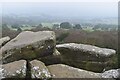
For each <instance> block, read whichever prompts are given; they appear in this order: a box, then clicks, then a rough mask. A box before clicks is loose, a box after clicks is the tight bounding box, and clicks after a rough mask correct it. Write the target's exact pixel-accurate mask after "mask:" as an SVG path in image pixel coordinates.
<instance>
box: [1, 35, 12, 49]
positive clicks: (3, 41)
mask: <svg viewBox="0 0 120 80" xmlns="http://www.w3.org/2000/svg"><path fill="white" fill-rule="evenodd" d="M9 40H10V37H8V36H7V37H3V38H1V39H0V48H1V46H2V45H4V44H5V43H6V42H8V41H9Z"/></svg>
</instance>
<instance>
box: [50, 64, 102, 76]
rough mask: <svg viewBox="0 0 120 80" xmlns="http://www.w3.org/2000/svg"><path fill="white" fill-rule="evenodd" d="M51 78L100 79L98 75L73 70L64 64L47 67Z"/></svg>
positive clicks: (76, 69)
mask: <svg viewBox="0 0 120 80" xmlns="http://www.w3.org/2000/svg"><path fill="white" fill-rule="evenodd" d="M48 69H49V71H50V73H51V74H52V77H53V78H101V75H100V74H99V73H94V72H90V71H85V70H82V69H78V68H73V67H70V66H67V65H64V64H57V65H50V66H48Z"/></svg>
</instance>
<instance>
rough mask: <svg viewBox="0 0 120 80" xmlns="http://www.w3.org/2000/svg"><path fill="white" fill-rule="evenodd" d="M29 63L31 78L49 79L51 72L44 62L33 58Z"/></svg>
mask: <svg viewBox="0 0 120 80" xmlns="http://www.w3.org/2000/svg"><path fill="white" fill-rule="evenodd" d="M30 65H31V78H38V79H50V78H51V74H50V72H49V70H48V69H47V67H46V66H45V64H44V63H43V62H41V61H38V60H33V61H31V62H30Z"/></svg>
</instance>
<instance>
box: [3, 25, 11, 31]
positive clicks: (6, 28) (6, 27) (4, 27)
mask: <svg viewBox="0 0 120 80" xmlns="http://www.w3.org/2000/svg"><path fill="white" fill-rule="evenodd" d="M2 30H10V28H8V26H7V24H2Z"/></svg>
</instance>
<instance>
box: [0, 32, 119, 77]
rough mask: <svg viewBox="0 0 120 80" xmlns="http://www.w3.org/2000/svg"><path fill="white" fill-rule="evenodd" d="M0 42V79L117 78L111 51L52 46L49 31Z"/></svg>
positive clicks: (77, 46) (52, 34)
mask: <svg viewBox="0 0 120 80" xmlns="http://www.w3.org/2000/svg"><path fill="white" fill-rule="evenodd" d="M9 40H10V38H9V37H5V38H1V39H0V45H1V49H0V56H1V58H0V61H1V65H0V66H1V67H0V73H1V74H0V78H1V79H2V78H4V79H5V78H33V79H34V78H37V79H53V78H99V79H102V78H111V79H114V78H120V75H119V73H120V69H113V68H112V66H114V60H113V58H114V57H115V56H114V55H115V54H116V51H115V50H113V49H106V48H100V47H97V46H91V45H86V44H76V43H67V44H60V45H56V36H55V33H54V32H52V31H39V32H31V31H24V32H21V33H20V34H19V35H18V36H17V37H16V38H14V39H12V40H10V41H9Z"/></svg>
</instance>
